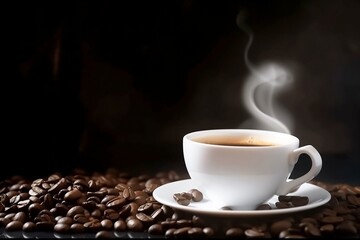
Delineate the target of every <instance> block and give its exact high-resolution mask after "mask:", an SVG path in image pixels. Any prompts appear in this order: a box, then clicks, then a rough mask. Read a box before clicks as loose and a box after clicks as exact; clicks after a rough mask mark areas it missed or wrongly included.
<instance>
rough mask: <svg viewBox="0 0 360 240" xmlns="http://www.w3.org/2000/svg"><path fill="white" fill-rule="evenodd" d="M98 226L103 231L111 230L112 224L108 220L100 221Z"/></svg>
mask: <svg viewBox="0 0 360 240" xmlns="http://www.w3.org/2000/svg"><path fill="white" fill-rule="evenodd" d="M100 224H101V227H102V228H103V229H104V230H111V229H113V226H114V224H113V222H112V221H111V220H109V219H104V220H101V222H100Z"/></svg>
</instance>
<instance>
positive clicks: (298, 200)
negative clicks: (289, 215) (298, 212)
mask: <svg viewBox="0 0 360 240" xmlns="http://www.w3.org/2000/svg"><path fill="white" fill-rule="evenodd" d="M291 203H292V205H293V206H294V207H298V206H304V205H307V204H308V203H309V198H308V197H302V196H292V197H291Z"/></svg>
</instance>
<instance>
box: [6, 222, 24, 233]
mask: <svg viewBox="0 0 360 240" xmlns="http://www.w3.org/2000/svg"><path fill="white" fill-rule="evenodd" d="M23 225H24V224H23V223H22V222H20V221H11V222H9V223H8V224H7V225H6V227H5V229H6V231H18V230H21V229H22V227H23Z"/></svg>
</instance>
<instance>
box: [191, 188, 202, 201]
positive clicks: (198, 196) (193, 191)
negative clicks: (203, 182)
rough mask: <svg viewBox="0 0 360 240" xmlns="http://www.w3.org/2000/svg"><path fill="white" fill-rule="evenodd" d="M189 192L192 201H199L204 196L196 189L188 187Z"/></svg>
mask: <svg viewBox="0 0 360 240" xmlns="http://www.w3.org/2000/svg"><path fill="white" fill-rule="evenodd" d="M189 193H190V194H191V200H192V201H194V202H200V201H201V200H203V198H204V196H203V194H202V192H200V191H199V190H198V189H190V190H189Z"/></svg>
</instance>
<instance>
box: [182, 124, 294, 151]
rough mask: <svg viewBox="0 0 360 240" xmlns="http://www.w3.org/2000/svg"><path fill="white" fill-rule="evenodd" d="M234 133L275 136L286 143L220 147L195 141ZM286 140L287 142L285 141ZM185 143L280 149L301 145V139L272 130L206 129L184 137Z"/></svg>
mask: <svg viewBox="0 0 360 240" xmlns="http://www.w3.org/2000/svg"><path fill="white" fill-rule="evenodd" d="M220 132H223V133H230V132H232V133H234V132H242V133H256V134H267V135H269V134H273V135H275V136H276V137H280V138H282V139H283V140H282V141H284V142H282V143H279V144H275V145H270V146H231V145H219V144H211V143H202V142H198V141H195V140H193V138H194V137H195V136H205V135H206V134H213V133H220ZM285 138H286V141H285ZM183 141H189V142H191V143H193V144H199V145H203V146H212V147H218V148H247V149H260V148H267V149H268V148H278V147H284V146H288V145H292V144H294V143H297V144H299V138H298V137H296V136H294V135H292V134H289V133H282V132H276V131H271V130H261V129H248V128H223V129H221V128H215V129H204V130H197V131H193V132H189V133H187V134H185V135H184V137H183Z"/></svg>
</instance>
